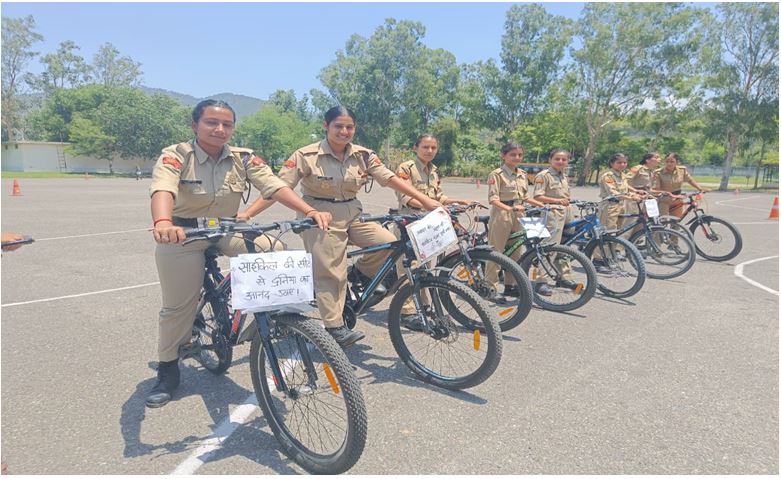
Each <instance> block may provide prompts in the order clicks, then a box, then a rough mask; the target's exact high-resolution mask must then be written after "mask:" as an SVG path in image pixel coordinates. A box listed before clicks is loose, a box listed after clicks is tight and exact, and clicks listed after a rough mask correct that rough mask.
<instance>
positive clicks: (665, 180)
mask: <svg viewBox="0 0 781 479" xmlns="http://www.w3.org/2000/svg"><path fill="white" fill-rule="evenodd" d="M684 182H686V183H689V184H690V185H692V186H693V187H695V188H697V190H699V191H710V190H708V189H707V188H703V187H701V186H700V185H699V184H698V183H697V182H696V181H694V178H692V177H691V175H689V171H688V170H687V169H686V167H685V166H683V165H681V159H680V157H679V156H678V154H677V153H669V154H668V155H667V157H666V158H665V159H664V168H660V169H658V170H656V176H655V178H654V183H653V188H654V189H656V190H658V191H663V192H666V193H668V194H666V195H663V196H662V197H661V198H659V214H660V215H673V216H677V217H678V218H680V217H681V216H683V202H682V201H681V199H682V197H681V196H680V194H681V186H683V183H684Z"/></svg>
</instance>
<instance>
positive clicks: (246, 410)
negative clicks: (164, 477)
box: [171, 394, 258, 475]
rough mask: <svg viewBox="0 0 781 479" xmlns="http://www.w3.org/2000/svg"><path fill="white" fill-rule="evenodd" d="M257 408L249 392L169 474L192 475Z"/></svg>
mask: <svg viewBox="0 0 781 479" xmlns="http://www.w3.org/2000/svg"><path fill="white" fill-rule="evenodd" d="M257 409H258V399H257V398H256V397H255V395H254V394H250V395H249V397H247V399H245V400H244V403H243V404H241V405H240V406H239V407H237V408H236V409H234V410H233V412H232V413H231V414H230V416H229V417H228V418H227V419H225V420H224V421H222V422H221V423H220V425H219V426H218V427H217V429H215V431H214V436H212V437H210V438H209V439H206V440H205V441H204V444H203V445H202V446H201V447H199V448H198V449H196V450H195V451H193V453H192V454H190V457H188V458H187V459H185V460H184V462H182V463H181V464H179V465H178V466H177V467H176V469H174V471H173V472H171V474H173V475H179V474H184V475H192V474H195V471H197V470H198V469H199V468H200V467H201V466H202V465H203V464H204V463H205V462H206V461H208V460H209V456H210V455H211V453H212V452H214V451H215V450H217V449H219V448H221V447H222V444H223V443H224V442H225V441H226V440H227V439H228V438H229V437H230V436H231V434H233V433H234V432H235V431H236V429H238V427H239V426H241V425H243V424H244V423H245V422H246V421H247V418H249V416H250V415H251V414H253V413H254V412H255V411H256V410H257Z"/></svg>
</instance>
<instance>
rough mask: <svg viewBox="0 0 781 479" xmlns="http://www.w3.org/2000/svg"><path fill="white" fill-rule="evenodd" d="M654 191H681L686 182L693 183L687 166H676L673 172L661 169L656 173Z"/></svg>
mask: <svg viewBox="0 0 781 479" xmlns="http://www.w3.org/2000/svg"><path fill="white" fill-rule="evenodd" d="M655 174H656V176H655V178H654V189H657V190H661V191H670V192H672V191H681V186H683V183H684V182H685V181H691V176H690V175H689V170H687V169H686V167H685V166H676V167H675V170H673V171H672V172H667V171H665V169H664V168H660V169H658V170H656V172H655Z"/></svg>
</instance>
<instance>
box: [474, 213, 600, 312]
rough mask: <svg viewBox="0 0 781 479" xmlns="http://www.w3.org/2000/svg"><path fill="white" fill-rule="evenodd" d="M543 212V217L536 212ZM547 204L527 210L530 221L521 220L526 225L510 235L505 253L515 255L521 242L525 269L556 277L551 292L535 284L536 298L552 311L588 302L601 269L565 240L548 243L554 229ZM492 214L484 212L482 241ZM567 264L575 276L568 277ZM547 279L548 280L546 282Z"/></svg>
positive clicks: (531, 273)
mask: <svg viewBox="0 0 781 479" xmlns="http://www.w3.org/2000/svg"><path fill="white" fill-rule="evenodd" d="M539 214H543V218H534V216H536V215H539ZM547 214H548V209H547V208H531V209H528V210H526V215H527V218H524V219H525V220H526V221H521V223H522V224H524V228H522V229H521V230H520V231H517V232H515V233H513V234H511V235H510V238H509V239H508V243H509V242H512V244H510V245H509V246H507V247H506V248H505V250H504V252H503V253H504V255H505V256H507V257H511V256H512V254H513V253H514V252H515V251H516V250H517V249H518V248H520V247H521V246H523V245H526V247H527V250H526V252H525V253H523V255H522V256H521V257H520V259H519V260H518V264H520V266H521V269H522V270H523V271H524V272H526V273H527V274H528V277H529V279H530V280H531V281H534V280H536V279H537V278H538V277H540V276H541V275H542V274H546V275H547V276H548V277H549V278H551V279H552V280H553V285H550V284H548V287H549V288H550V289H551V295H550V296H544V295H542V294H540V291H539V289H538V288H533V291H534V302H535V303H536V304H537V305H538V306H540V307H541V308H543V309H547V310H550V311H559V312H563V311H572V310H574V309H577V308H580V307H581V306H583V305H584V304H586V303H588V302H589V301H590V300H591V298H593V297H594V294H595V293H596V290H597V272H596V270H595V269H594V265H593V264H591V261H590V260H589V259H588V257H586V255H585V254H583V253H581V252H580V251H578V250H577V249H576V248H573V247H571V246H566V245H562V244H545V238H547V237H549V236H550V232H549V231H548V230H547V228H545V220H546V218H547ZM488 219H489V217H488V216H480V217H479V218H478V220H479V221H480V222H481V223H483V225H484V228H485V230H484V231H483V233H481V237H480V240H479V241H483V242H485V241H486V239H485V238H487V235H488ZM564 264H569V265H570V270H571V271H570V273H569V276H571V277H572V278H574V279H568V278H565V275H566V273H565V271H564V267H563V265H564ZM546 283H547V282H546Z"/></svg>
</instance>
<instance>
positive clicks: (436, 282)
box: [388, 276, 502, 389]
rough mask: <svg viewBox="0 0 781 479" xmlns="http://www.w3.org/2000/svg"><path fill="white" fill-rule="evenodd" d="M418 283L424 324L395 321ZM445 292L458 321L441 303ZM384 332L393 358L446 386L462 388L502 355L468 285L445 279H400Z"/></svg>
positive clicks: (487, 314) (493, 324)
mask: <svg viewBox="0 0 781 479" xmlns="http://www.w3.org/2000/svg"><path fill="white" fill-rule="evenodd" d="M413 288H418V291H419V297H420V300H421V302H422V303H424V304H423V310H422V311H421V313H422V314H423V316H424V317H425V320H426V324H425V325H422V327H420V328H415V329H410V328H408V327H407V326H402V324H401V308H402V306H403V305H404V303H405V302H406V301H407V300H408V299H411V297H412V294H413ZM445 296H447V297H448V298H449V299H450V301H452V304H453V305H454V306H455V307H456V308H457V309H458V310H459V311H460V312H461V313H462V315H463V318H466V319H467V320H463V319H461V318H456V317H454V316H453V315H452V314H451V310H449V309H448V308H445V307H444V305H443V304H442V303H443V300H442V298H443V297H445ZM388 331H389V332H390V338H391V343H393V348H394V349H395V350H396V353H398V355H399V358H400V359H401V360H402V361H403V362H404V364H406V365H407V367H409V368H410V370H412V372H413V373H415V374H416V375H417V376H418V377H419V378H421V379H422V380H423V381H425V382H427V383H431V384H434V385H436V386H440V387H443V388H446V389H465V388H469V387H473V386H476V385H478V384H480V383H482V382H483V381H485V380H486V379H488V378H489V377H490V376H491V375H492V374H493V373H494V371H495V370H496V368H497V366H499V361H500V360H501V358H502V338H501V332H500V329H499V325H498V324H497V319H496V316H495V314H494V313H493V311H492V310H491V308H490V307H489V306H488V305H487V304H486V303H485V301H483V300H482V299H481V298H480V296H478V295H477V293H475V292H474V291H472V290H471V289H469V288H468V287H466V286H464V285H462V284H460V283H458V282H456V281H454V280H452V279H448V278H440V277H434V276H429V277H426V278H422V279H421V280H420V281H419V282H418V283H417V284H415V285H410V284H409V283H406V284H405V285H404V286H402V287H401V288H400V289H399V291H398V292H397V293H396V295H395V296H394V297H393V300H392V301H391V304H390V308H389V309H388Z"/></svg>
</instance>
